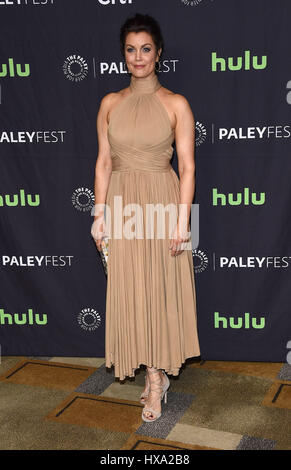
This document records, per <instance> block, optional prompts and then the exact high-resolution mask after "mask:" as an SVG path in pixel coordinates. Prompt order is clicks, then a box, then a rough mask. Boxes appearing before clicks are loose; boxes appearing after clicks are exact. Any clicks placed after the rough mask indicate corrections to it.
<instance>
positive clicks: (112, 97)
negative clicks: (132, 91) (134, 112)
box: [100, 87, 129, 108]
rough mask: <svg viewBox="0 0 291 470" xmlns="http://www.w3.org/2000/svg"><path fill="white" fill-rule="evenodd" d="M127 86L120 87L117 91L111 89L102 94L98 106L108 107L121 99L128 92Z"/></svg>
mask: <svg viewBox="0 0 291 470" xmlns="http://www.w3.org/2000/svg"><path fill="white" fill-rule="evenodd" d="M128 91H129V87H126V88H122V89H121V90H119V91H111V92H110V93H107V94H106V95H104V96H103V98H102V100H101V103H100V106H102V107H107V108H110V107H111V106H112V105H113V106H114V103H116V102H117V101H119V100H120V99H122V98H123V97H125V96H126V95H127V94H128Z"/></svg>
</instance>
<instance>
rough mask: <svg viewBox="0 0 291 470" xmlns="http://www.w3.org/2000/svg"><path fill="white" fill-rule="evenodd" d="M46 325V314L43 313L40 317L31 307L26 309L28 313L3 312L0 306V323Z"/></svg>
mask: <svg viewBox="0 0 291 470" xmlns="http://www.w3.org/2000/svg"><path fill="white" fill-rule="evenodd" d="M34 324H36V325H46V324H47V315H46V314H45V313H44V314H43V315H42V318H40V315H39V314H38V313H33V310H32V308H29V309H28V313H5V312H4V309H3V308H0V325H34Z"/></svg>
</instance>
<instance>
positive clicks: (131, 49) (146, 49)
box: [126, 47, 150, 52]
mask: <svg viewBox="0 0 291 470" xmlns="http://www.w3.org/2000/svg"><path fill="white" fill-rule="evenodd" d="M126 50H127V52H132V51H133V48H132V47H129V48H128V49H126ZM143 50H144V51H145V52H150V48H149V47H144V48H143Z"/></svg>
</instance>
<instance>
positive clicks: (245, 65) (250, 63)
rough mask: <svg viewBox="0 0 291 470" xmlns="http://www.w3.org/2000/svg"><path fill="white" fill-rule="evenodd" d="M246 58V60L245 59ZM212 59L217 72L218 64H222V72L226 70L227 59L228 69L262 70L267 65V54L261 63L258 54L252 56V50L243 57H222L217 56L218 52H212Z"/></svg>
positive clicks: (213, 67) (213, 70) (213, 69)
mask: <svg viewBox="0 0 291 470" xmlns="http://www.w3.org/2000/svg"><path fill="white" fill-rule="evenodd" d="M243 59H244V60H243ZM211 60H212V64H211V65H212V72H217V64H219V65H220V72H225V70H226V60H227V68H228V70H232V71H236V70H243V69H244V70H250V69H251V68H253V69H255V70H262V69H265V68H266V67H267V56H266V55H263V56H262V59H261V63H260V64H259V61H258V56H257V55H254V56H253V57H251V51H245V55H244V58H243V57H242V56H241V57H236V58H234V57H227V59H223V58H222V57H217V55H216V52H212V53H211Z"/></svg>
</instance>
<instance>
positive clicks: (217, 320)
mask: <svg viewBox="0 0 291 470" xmlns="http://www.w3.org/2000/svg"><path fill="white" fill-rule="evenodd" d="M220 327H222V328H235V329H240V328H245V329H246V330H248V329H249V328H254V329H256V330H261V329H262V328H265V317H261V318H260V323H258V321H257V319H256V318H250V314H249V313H245V315H244V317H237V318H236V319H235V318H234V317H229V318H228V319H227V318H226V317H223V316H220V315H219V312H214V328H220Z"/></svg>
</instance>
